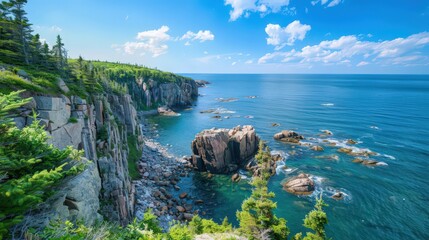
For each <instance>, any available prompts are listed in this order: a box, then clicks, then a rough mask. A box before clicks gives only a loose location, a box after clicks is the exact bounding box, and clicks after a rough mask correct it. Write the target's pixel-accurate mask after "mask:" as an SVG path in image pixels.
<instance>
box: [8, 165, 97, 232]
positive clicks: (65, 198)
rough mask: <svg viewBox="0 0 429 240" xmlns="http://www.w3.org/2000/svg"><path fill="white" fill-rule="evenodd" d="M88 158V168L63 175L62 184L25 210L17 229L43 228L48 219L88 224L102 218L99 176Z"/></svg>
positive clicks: (49, 220) (23, 230)
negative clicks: (25, 213) (50, 195)
mask: <svg viewBox="0 0 429 240" xmlns="http://www.w3.org/2000/svg"><path fill="white" fill-rule="evenodd" d="M83 161H87V164H88V166H87V168H86V170H85V171H83V172H82V173H81V174H79V175H77V176H73V177H70V178H68V179H66V181H65V184H63V185H61V186H59V187H58V188H56V189H54V190H55V192H56V193H55V195H53V196H52V197H50V198H49V199H48V200H47V201H46V202H44V203H43V204H40V205H39V206H38V207H37V209H34V210H33V211H32V212H31V214H27V215H26V216H25V218H24V221H22V222H21V223H20V224H19V225H18V226H17V227H16V229H19V231H20V232H25V231H27V230H28V229H29V228H33V229H36V230H42V229H43V228H44V227H45V226H47V225H49V223H50V222H51V221H54V220H60V221H62V222H64V221H65V220H71V221H76V220H80V221H83V222H85V223H86V224H88V225H92V224H94V223H96V222H97V221H98V222H99V221H102V220H103V217H102V216H101V215H100V214H99V213H98V211H99V209H100V202H99V198H98V195H99V192H100V190H101V179H100V176H99V174H98V170H97V166H96V164H95V163H94V162H91V161H88V160H86V159H83Z"/></svg>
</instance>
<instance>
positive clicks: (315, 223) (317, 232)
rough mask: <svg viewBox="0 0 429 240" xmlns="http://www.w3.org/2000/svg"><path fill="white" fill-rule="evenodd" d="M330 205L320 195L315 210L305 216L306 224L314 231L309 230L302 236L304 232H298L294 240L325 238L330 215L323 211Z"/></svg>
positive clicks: (318, 239)
mask: <svg viewBox="0 0 429 240" xmlns="http://www.w3.org/2000/svg"><path fill="white" fill-rule="evenodd" d="M325 206H328V205H327V204H326V203H325V202H324V201H323V199H322V197H320V198H319V199H317V200H316V205H315V206H314V208H315V209H314V210H312V211H311V212H310V213H309V214H307V215H306V216H305V219H304V226H305V227H306V228H309V229H311V230H313V231H314V233H312V232H307V234H306V236H305V237H304V238H302V233H298V234H296V235H295V236H294V238H293V239H294V240H325V239H326V233H325V226H326V224H328V217H327V216H326V213H325V212H324V211H323V209H322V208H323V207H325Z"/></svg>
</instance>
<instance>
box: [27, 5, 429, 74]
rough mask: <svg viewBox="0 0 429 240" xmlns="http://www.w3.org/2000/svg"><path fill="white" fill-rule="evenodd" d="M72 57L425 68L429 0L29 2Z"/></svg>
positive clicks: (380, 70) (228, 66)
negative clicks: (59, 38)
mask: <svg viewBox="0 0 429 240" xmlns="http://www.w3.org/2000/svg"><path fill="white" fill-rule="evenodd" d="M26 11H27V13H28V18H29V19H30V22H31V23H32V24H33V30H34V33H39V34H40V35H41V38H42V39H43V40H44V41H46V42H47V43H48V44H52V43H54V41H55V37H56V35H58V34H60V35H61V37H62V38H63V41H64V43H65V47H66V49H67V50H68V54H69V56H70V57H72V58H77V57H78V56H82V57H83V58H84V59H88V60H107V61H113V62H123V63H133V64H134V63H137V64H141V65H144V66H148V67H152V68H158V69H161V70H165V71H170V72H175V73H334V74H343V73H362V74H366V73H376V74H385V73H386V74H429V0H139V1H137V0H134V1H133V0H121V1H117V0H61V1H52V0H31V1H29V3H28V4H27V6H26Z"/></svg>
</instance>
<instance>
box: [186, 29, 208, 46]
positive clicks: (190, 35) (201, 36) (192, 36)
mask: <svg viewBox="0 0 429 240" xmlns="http://www.w3.org/2000/svg"><path fill="white" fill-rule="evenodd" d="M214 38H215V36H214V34H213V33H212V32H210V30H200V31H198V32H197V33H194V32H192V31H188V32H186V33H185V34H184V35H183V36H182V37H181V38H180V40H185V39H189V41H197V40H199V41H200V42H205V41H213V40H214ZM185 45H186V44H185Z"/></svg>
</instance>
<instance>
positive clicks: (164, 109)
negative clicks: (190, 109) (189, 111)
mask: <svg viewBox="0 0 429 240" xmlns="http://www.w3.org/2000/svg"><path fill="white" fill-rule="evenodd" d="M158 113H159V115H163V116H179V114H178V113H176V112H174V111H173V110H171V109H170V108H168V107H165V106H164V107H159V108H158Z"/></svg>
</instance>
